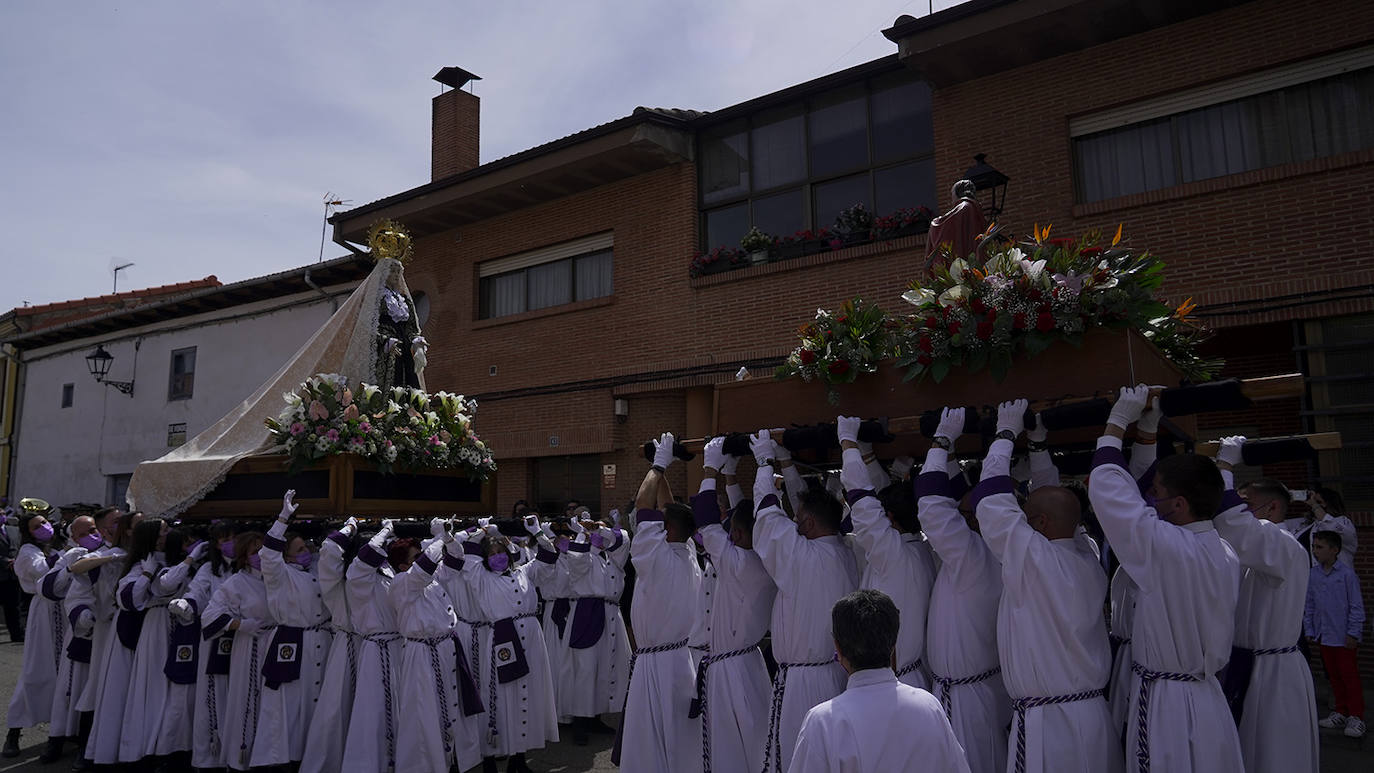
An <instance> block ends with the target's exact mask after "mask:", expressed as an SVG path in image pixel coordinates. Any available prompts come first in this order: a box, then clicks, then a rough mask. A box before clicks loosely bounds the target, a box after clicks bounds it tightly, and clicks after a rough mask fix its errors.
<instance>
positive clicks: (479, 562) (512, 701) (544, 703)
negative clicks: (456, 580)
mask: <svg viewBox="0 0 1374 773" xmlns="http://www.w3.org/2000/svg"><path fill="white" fill-rule="evenodd" d="M536 528H537V527H536ZM487 529H488V531H487V532H486V533H485V534H484V533H483V532H482V531H477V530H469V532H468V533H467V535H466V540H465V544H464V550H465V552H466V553H467V557H466V559H465V560H466V561H467V568H466V569H465V570H464V576H465V577H466V579H467V580H468V582H469V583H471V585H472V594H473V598H474V600H475V601H476V603H477V614H478V619H479V620H481V621H482V622H483V623H486V624H487V625H484V626H482V628H481V631H480V633H479V639H480V644H479V650H478V651H479V652H480V653H481V656H480V657H479V659H478V660H479V663H480V670H479V672H478V673H479V674H480V676H479V677H478V680H477V687H478V690H479V693H480V694H481V696H482V700H483V701H484V702H485V704H486V708H487V721H488V725H487V732H486V733H485V734H484V735H485V738H484V742H485V743H484V746H483V753H484V754H485V755H486V757H487V760H486V762H485V763H484V764H485V765H486V767H487V768H492V766H494V764H495V761H494V760H493V759H492V758H494V757H504V756H509V757H510V758H511V759H510V762H509V763H508V767H507V768H506V769H507V770H508V771H514V772H517V773H524V771H528V770H529V767H528V766H527V765H526V764H525V752H527V751H529V750H530V749H539V748H543V746H544V744H545V743H546V742H556V741H557V740H558V715H557V709H556V708H555V707H554V702H553V680H552V678H551V675H550V673H549V655H548V651H547V649H546V648H545V644H544V629H543V627H542V626H541V625H540V623H539V618H538V615H537V613H536V609H535V608H536V606H537V604H538V598H537V597H536V595H535V588H534V583H533V582H532V581H531V568H532V565H533V564H535V563H542V562H539V561H535V562H531V563H530V564H525V565H522V566H515V567H512V566H511V565H512V564H514V563H515V559H516V555H517V553H516V551H515V550H512V549H511V547H512V546H511V544H510V542H509V541H508V540H506V539H505V538H504V537H502V536H501V535H500V533H499V532H497V531H496V529H495V527H493V526H488V527H487Z"/></svg>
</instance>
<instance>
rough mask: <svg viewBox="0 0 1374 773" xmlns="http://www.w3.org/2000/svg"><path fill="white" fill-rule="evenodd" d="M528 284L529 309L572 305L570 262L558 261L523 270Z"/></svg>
mask: <svg viewBox="0 0 1374 773" xmlns="http://www.w3.org/2000/svg"><path fill="white" fill-rule="evenodd" d="M525 273H526V280H527V281H528V282H529V309H530V311H534V310H535V309H546V308H548V307H550V306H561V305H562V304H565V303H572V261H571V260H559V261H555V262H553V263H545V264H543V265H542V266H530V267H529V268H527V269H525Z"/></svg>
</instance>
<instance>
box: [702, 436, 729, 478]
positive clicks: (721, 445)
mask: <svg viewBox="0 0 1374 773" xmlns="http://www.w3.org/2000/svg"><path fill="white" fill-rule="evenodd" d="M724 449H725V438H723V437H713V438H711V439H710V440H708V441H706V447H705V448H704V449H702V452H701V453H702V456H703V457H704V458H703V462H702V463H703V464H705V465H706V466H707V467H710V468H711V469H713V470H719V469H720V468H721V467H724V466H725V450H724Z"/></svg>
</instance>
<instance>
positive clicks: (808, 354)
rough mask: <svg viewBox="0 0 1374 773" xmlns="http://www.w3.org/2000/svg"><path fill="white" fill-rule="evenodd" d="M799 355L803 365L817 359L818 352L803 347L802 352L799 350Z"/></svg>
mask: <svg viewBox="0 0 1374 773" xmlns="http://www.w3.org/2000/svg"><path fill="white" fill-rule="evenodd" d="M797 357H798V358H799V359H801V362H802V364H803V365H810V364H811V363H813V362H815V361H816V353H815V352H813V351H811V350H810V349H802V350H801V351H800V352H797Z"/></svg>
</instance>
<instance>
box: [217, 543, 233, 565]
mask: <svg viewBox="0 0 1374 773" xmlns="http://www.w3.org/2000/svg"><path fill="white" fill-rule="evenodd" d="M219 554H220V555H222V556H224V560H225V561H233V560H234V541H233V540H229V541H228V542H221V543H219Z"/></svg>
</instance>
